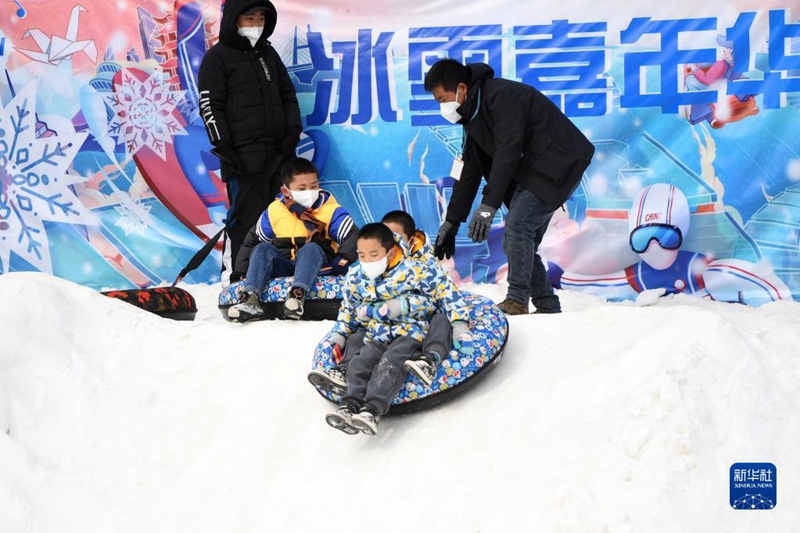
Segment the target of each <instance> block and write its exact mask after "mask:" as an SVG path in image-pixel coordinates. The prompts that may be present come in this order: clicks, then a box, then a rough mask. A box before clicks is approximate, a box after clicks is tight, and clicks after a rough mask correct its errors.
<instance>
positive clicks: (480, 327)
mask: <svg viewBox="0 0 800 533" xmlns="http://www.w3.org/2000/svg"><path fill="white" fill-rule="evenodd" d="M461 294H462V295H463V296H464V301H465V302H466V304H467V307H468V308H469V319H470V325H469V327H470V330H471V331H472V337H473V346H474V352H473V353H472V354H469V355H467V354H463V353H460V352H458V351H457V350H455V349H453V350H450V353H449V355H448V357H447V358H446V359H445V360H444V361H442V364H441V365H439V369H438V374H437V375H436V378H435V379H434V381H433V384H432V385H431V387H430V388H428V387H425V386H424V385H423V384H422V383H421V382H420V381H419V380H418V379H417V378H416V377H414V376H412V375H410V374H409V375H408V376H407V377H406V381H405V383H404V384H403V388H402V389H401V390H400V393H399V394H398V395H397V397H396V398H395V399H394V401H393V402H392V405H391V408H390V409H389V413H388V414H390V415H394V414H403V413H409V412H412V411H418V410H420V409H425V408H428V407H433V406H435V405H438V404H440V403H442V402H443V401H447V400H450V399H452V398H454V397H455V396H457V395H458V394H460V393H463V392H464V391H466V390H467V389H468V388H469V386H471V385H473V384H474V383H475V382H476V381H478V380H479V379H480V377H482V376H485V375H486V374H488V373H489V371H490V370H491V369H493V368H494V367H495V365H496V364H497V363H498V362H500V359H501V357H502V354H503V350H504V349H505V347H506V341H507V340H508V320H507V319H506V316H505V314H504V313H503V312H502V311H501V310H500V309H499V308H498V307H497V306H496V305H495V304H494V303H493V302H492V301H491V300H489V299H488V298H486V297H484V296H480V295H477V294H472V293H469V292H463V291H462V293H461ZM333 366H334V360H333V353H332V350H331V348H330V345H329V344H327V343H325V342H324V339H323V340H322V341H320V343H319V344H318V345H317V348H316V350H315V352H314V358H313V361H312V364H311V368H312V370H314V369H319V370H322V369H330V368H332V367H333ZM317 391H318V392H319V393H320V394H321V395H322V396H323V397H324V398H326V399H328V400H330V401H332V402H334V403H339V401H340V397H339V396H338V395H337V394H335V393H333V392H329V391H322V390H319V389H317Z"/></svg>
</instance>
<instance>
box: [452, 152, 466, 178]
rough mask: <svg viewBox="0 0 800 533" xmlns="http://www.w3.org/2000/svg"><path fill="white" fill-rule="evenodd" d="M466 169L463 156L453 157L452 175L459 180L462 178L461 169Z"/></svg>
mask: <svg viewBox="0 0 800 533" xmlns="http://www.w3.org/2000/svg"><path fill="white" fill-rule="evenodd" d="M462 170H464V160H463V159H461V157H456V158H455V159H453V166H452V167H451V168H450V177H451V178H453V179H454V180H456V181H458V180H460V179H461V171H462Z"/></svg>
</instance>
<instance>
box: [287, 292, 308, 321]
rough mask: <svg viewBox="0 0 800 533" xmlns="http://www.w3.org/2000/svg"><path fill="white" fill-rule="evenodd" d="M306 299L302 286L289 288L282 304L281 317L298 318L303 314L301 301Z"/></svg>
mask: <svg viewBox="0 0 800 533" xmlns="http://www.w3.org/2000/svg"><path fill="white" fill-rule="evenodd" d="M305 299H306V290H305V289H304V288H302V287H292V288H291V289H289V297H288V298H286V302H284V304H283V318H290V319H292V320H300V318H302V316H303V301H304V300H305Z"/></svg>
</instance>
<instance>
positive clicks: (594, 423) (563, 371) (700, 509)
mask: <svg viewBox="0 0 800 533" xmlns="http://www.w3.org/2000/svg"><path fill="white" fill-rule="evenodd" d="M186 288H187V289H188V290H189V291H190V292H191V293H192V294H193V295H194V296H195V298H196V299H197V302H198V306H199V309H200V311H199V313H198V318H197V320H196V321H194V322H174V321H169V320H165V319H161V318H159V317H158V316H156V315H152V314H149V313H146V312H144V311H141V310H139V309H136V308H134V307H132V306H130V305H128V304H125V303H123V302H120V301H117V300H112V299H110V298H107V297H105V296H102V295H100V294H97V293H95V292H93V291H92V290H90V289H87V288H85V287H81V286H78V285H75V284H72V283H70V282H67V281H64V280H60V279H56V278H53V277H50V276H47V275H43V274H33V273H11V274H5V275H2V276H0V324H2V326H1V330H0V331H2V333H0V532H3V533H17V532H37V533H38V532H47V533H50V532H59V533H62V532H81V533H88V532H101V531H102V532H115V533H127V532H131V533H133V532H137V533H138V532H144V531H147V532H148V533H156V532H165V533H167V532H169V533H174V532H226V533H228V532H264V531H281V532H283V531H317V530H319V531H323V530H324V531H359V532H360V531H364V532H367V531H376V530H379V531H410V530H418V531H458V532H466V531H475V532H495V531H498V532H510V531H520V532H523V531H525V532H527V531H534V530H535V531H547V532H551V531H552V532H580V533H586V532H682V531H687V532H697V531H720V532H722V531H725V532H731V531H743V532H744V531H747V532H760V531H765V532H788V531H792V530H795V528H796V527H797V524H798V523H800V511H798V509H800V501H799V500H800V495H799V491H800V478H799V477H798V476H797V475H796V472H797V471H798V469H800V447H798V444H797V443H798V442H799V441H800V417H798V416H796V413H797V412H798V411H800V394H798V392H797V389H798V384H799V383H800V380H799V378H800V357H799V356H798V353H800V349H798V347H800V304H798V303H792V302H781V303H775V304H769V305H766V306H763V307H761V308H749V307H745V306H740V305H732V304H721V303H716V302H710V301H701V300H698V299H695V298H691V297H669V298H661V299H655V298H647V297H644V298H642V299H641V300H640V302H639V303H640V304H651V305H638V306H637V305H635V304H633V303H627V304H610V303H606V302H604V301H602V300H598V299H594V298H590V297H587V296H582V295H578V294H574V293H561V297H562V304H563V307H564V311H565V312H564V313H562V314H560V315H530V316H520V317H511V319H510V326H511V331H510V339H509V343H508V345H507V349H506V353H505V356H504V358H503V360H502V361H501V362H500V364H499V365H498V367H497V368H496V369H495V370H494V372H492V373H491V374H489V375H487V376H486V378H485V379H484V380H483V381H482V382H481V383H479V384H477V385H476V386H475V387H474V388H473V389H472V390H471V391H470V392H469V393H468V394H465V395H464V396H461V397H459V398H457V399H455V400H453V401H452V402H449V403H447V404H445V405H442V406H440V407H438V408H435V409H432V410H429V411H425V412H422V413H416V414H411V415H407V416H403V417H398V418H388V419H385V420H384V421H382V422H381V427H380V434H379V435H378V436H377V437H372V438H370V437H366V436H361V435H359V436H354V437H353V436H347V435H345V434H343V433H341V432H338V431H336V430H333V429H331V428H330V427H328V426H327V425H326V424H325V421H324V415H325V413H327V412H328V411H330V410H332V409H333V408H334V406H333V405H332V404H330V403H329V402H327V401H325V400H323V399H322V398H321V397H320V396H318V395H317V393H316V392H315V391H314V390H313V388H312V387H311V386H310V385H309V384H308V382H307V381H306V373H307V371H308V370H309V369H310V362H311V353H312V351H313V349H314V347H315V345H316V343H317V342H318V340H319V338H320V337H321V336H322V335H323V334H324V333H325V332H326V331H327V330H328V328H330V326H331V323H330V322H316V323H314V322H301V323H289V322H261V323H254V324H245V325H240V324H230V323H227V322H225V321H224V320H223V319H222V317H221V316H220V314H219V312H218V311H217V309H216V296H217V293H218V290H219V287H213V286H188V287H186ZM470 290H473V291H475V292H479V293H481V294H484V295H486V296H489V297H490V298H492V299H494V300H495V301H499V300H500V299H502V297H503V295H504V288H503V287H500V286H489V285H482V286H473V287H470ZM736 462H772V463H774V464H775V466H776V468H777V471H778V472H777V481H778V499H777V506H776V507H775V509H773V510H770V511H737V510H733V509H732V508H731V507H730V506H729V503H728V498H729V492H728V490H729V469H730V467H731V465H732V464H733V463H736ZM323 528H324V529H323Z"/></svg>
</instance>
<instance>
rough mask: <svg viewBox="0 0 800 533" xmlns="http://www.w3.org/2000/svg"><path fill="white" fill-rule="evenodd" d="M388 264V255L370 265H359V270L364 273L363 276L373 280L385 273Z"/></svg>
mask: <svg viewBox="0 0 800 533" xmlns="http://www.w3.org/2000/svg"><path fill="white" fill-rule="evenodd" d="M388 264H389V255H388V254H387V255H385V256H384V258H383V259H378V260H377V261H373V262H371V263H363V262H362V263H361V270H363V271H364V274H366V276H367V277H368V278H369V279H375V278H377V277H378V276H380V275H381V274H383V273H384V272H386V267H387V266H388Z"/></svg>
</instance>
